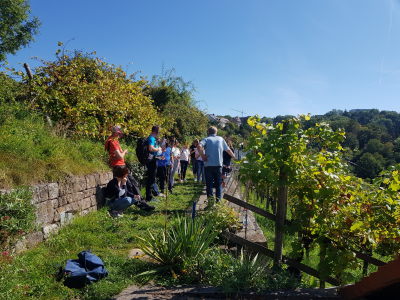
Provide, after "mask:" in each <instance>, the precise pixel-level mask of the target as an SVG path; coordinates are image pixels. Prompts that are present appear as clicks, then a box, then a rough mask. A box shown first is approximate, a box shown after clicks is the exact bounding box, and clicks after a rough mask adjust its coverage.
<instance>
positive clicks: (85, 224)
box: [0, 183, 201, 300]
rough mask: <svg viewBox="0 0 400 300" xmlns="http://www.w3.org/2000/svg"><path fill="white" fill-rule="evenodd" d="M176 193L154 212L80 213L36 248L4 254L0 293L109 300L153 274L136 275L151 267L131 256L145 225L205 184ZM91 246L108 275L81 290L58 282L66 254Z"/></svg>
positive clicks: (181, 205)
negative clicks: (82, 215)
mask: <svg viewBox="0 0 400 300" xmlns="http://www.w3.org/2000/svg"><path fill="white" fill-rule="evenodd" d="M175 190H176V193H175V195H172V196H170V198H169V199H168V202H166V201H165V200H164V201H162V202H159V203H156V204H155V205H156V207H157V209H156V210H155V211H154V212H150V213H147V212H142V211H140V210H138V209H137V208H135V207H131V208H129V209H128V210H127V211H126V212H125V214H124V217H123V218H116V219H113V218H110V216H109V214H108V212H107V210H106V209H105V208H104V209H101V210H99V211H96V212H92V213H90V214H88V215H86V216H84V217H76V218H75V219H74V220H72V223H71V224H69V225H66V226H65V227H63V228H62V229H61V230H60V231H59V233H58V234H57V235H54V236H52V237H51V238H50V239H49V240H47V241H46V242H44V243H42V244H40V245H39V246H38V247H36V248H34V249H31V250H28V251H26V252H24V253H22V254H20V255H17V256H15V257H9V256H7V257H6V258H5V259H3V260H1V259H0V282H1V284H0V295H1V296H2V297H4V298H6V299H10V300H11V299H12V300H13V299H18V300H20V299H76V298H79V299H96V300H100V299H109V298H110V297H111V296H114V295H116V294H118V293H119V292H120V291H121V290H122V289H123V288H125V287H126V286H128V285H129V284H133V283H136V284H140V283H144V282H146V281H148V280H150V279H151V278H153V277H149V276H147V277H146V276H145V277H140V278H139V277H137V275H138V274H139V273H142V272H144V271H146V270H149V268H150V266H149V265H148V264H147V263H144V262H142V261H140V260H138V259H132V258H128V252H129V250H130V249H133V248H136V247H137V244H138V240H137V238H136V237H137V236H138V235H142V234H144V233H145V232H146V230H148V229H150V230H152V231H159V232H160V231H161V230H162V229H163V228H164V226H165V224H166V222H167V225H168V226H169V225H170V224H171V223H173V220H174V219H175V218H176V217H177V216H178V215H179V214H182V213H183V212H184V211H185V210H186V208H187V207H189V206H190V204H191V202H192V201H193V200H194V199H197V198H198V197H199V194H200V192H201V187H199V186H197V185H193V184H189V183H187V184H182V185H178V186H177V187H176V189H175ZM85 249H90V250H91V251H92V252H93V253H95V254H97V255H99V256H100V257H101V258H102V259H103V261H104V262H105V265H106V268H107V270H108V271H109V276H108V277H107V278H105V279H103V280H101V281H99V282H98V283H95V284H92V285H90V286H88V287H87V288H85V289H83V290H73V289H69V288H67V287H65V286H64V285H63V284H62V282H57V281H56V278H55V274H56V273H57V271H58V268H59V267H60V266H64V264H65V262H66V260H67V259H70V258H74V257H76V255H77V253H79V252H80V251H82V250H85Z"/></svg>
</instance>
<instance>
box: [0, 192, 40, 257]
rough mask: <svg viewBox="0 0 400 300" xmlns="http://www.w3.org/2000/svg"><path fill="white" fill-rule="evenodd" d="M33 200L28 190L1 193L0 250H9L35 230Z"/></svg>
mask: <svg viewBox="0 0 400 300" xmlns="http://www.w3.org/2000/svg"><path fill="white" fill-rule="evenodd" d="M31 198H32V193H31V192H30V190H29V189H28V188H19V189H16V190H13V191H11V192H7V193H0V249H7V247H8V246H9V245H10V244H11V243H12V242H13V241H14V240H15V238H17V237H19V236H21V235H24V234H25V233H28V232H30V231H31V230H32V229H33V228H34V224H35V219H36V215H35V209H34V207H33V205H32V204H31V201H30V200H31ZM0 259H1V258H0ZM0 263H1V262H0Z"/></svg>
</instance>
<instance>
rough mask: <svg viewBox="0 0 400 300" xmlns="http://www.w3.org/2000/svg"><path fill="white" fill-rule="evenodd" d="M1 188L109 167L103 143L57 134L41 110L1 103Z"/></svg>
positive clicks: (57, 178) (51, 179)
mask: <svg viewBox="0 0 400 300" xmlns="http://www.w3.org/2000/svg"><path fill="white" fill-rule="evenodd" d="M0 136H1V141H0V188H10V187H14V186H19V185H28V184H32V183H37V182H41V181H53V180H59V179H61V178H63V177H65V176H67V175H70V174H87V173H91V172H95V171H99V170H106V169H107V165H106V159H105V154H106V153H105V152H104V150H103V146H102V143H100V142H95V141H91V140H89V139H69V138H63V137H60V136H57V135H56V134H55V133H53V132H52V129H51V128H50V127H49V126H46V125H45V123H44V119H43V118H42V116H40V115H39V114H37V113H35V112H32V111H29V110H27V109H26V108H24V107H23V106H22V105H19V104H1V105H0Z"/></svg>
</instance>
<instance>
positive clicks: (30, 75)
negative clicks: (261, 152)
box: [24, 63, 33, 80]
mask: <svg viewBox="0 0 400 300" xmlns="http://www.w3.org/2000/svg"><path fill="white" fill-rule="evenodd" d="M24 68H25V71H26V75H28V78H29V80H32V78H33V76H32V72H31V68H30V67H29V65H28V64H27V63H24Z"/></svg>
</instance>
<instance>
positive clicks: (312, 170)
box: [240, 116, 400, 282]
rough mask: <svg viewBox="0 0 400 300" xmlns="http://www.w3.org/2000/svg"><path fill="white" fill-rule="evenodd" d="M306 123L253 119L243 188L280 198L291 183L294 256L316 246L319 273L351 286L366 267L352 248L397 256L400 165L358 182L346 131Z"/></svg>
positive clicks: (250, 121) (264, 195)
mask: <svg viewBox="0 0 400 300" xmlns="http://www.w3.org/2000/svg"><path fill="white" fill-rule="evenodd" d="M309 119H310V117H309V116H302V117H300V118H289V119H286V120H283V121H282V122H280V123H277V124H274V125H273V124H266V123H264V122H261V120H260V119H259V118H257V117H255V118H250V119H249V120H248V122H249V125H251V126H252V127H253V128H254V131H253V133H252V137H251V138H250V140H249V144H248V149H247V151H248V153H247V156H246V158H245V160H244V161H243V163H242V165H241V169H240V172H241V175H242V179H243V182H244V183H245V185H246V186H247V187H248V188H251V189H254V190H255V191H256V192H257V193H259V194H260V195H262V197H263V198H267V199H269V198H272V199H275V200H276V198H277V190H278V189H279V188H280V187H282V186H288V188H289V195H290V196H289V201H288V209H289V212H290V214H289V215H290V216H291V218H292V220H293V222H294V228H293V229H294V231H295V232H297V239H294V241H293V243H294V245H293V247H292V249H293V252H292V253H290V255H291V256H292V257H293V258H295V259H297V260H299V261H301V260H303V259H304V254H305V252H307V251H310V249H311V250H312V249H315V248H318V249H319V253H318V256H319V264H318V269H319V271H320V272H321V274H322V276H328V275H330V276H334V277H336V278H337V279H339V280H340V281H341V282H349V281H351V280H352V279H353V278H351V272H349V270H350V269H352V268H355V267H361V266H360V262H359V261H358V260H357V259H356V258H355V257H354V255H353V254H352V253H351V251H350V250H351V249H357V250H360V251H362V252H364V253H368V252H371V253H373V252H375V253H379V254H382V255H383V254H384V253H385V255H390V256H395V255H396V254H397V253H398V250H399V244H398V242H397V240H398V239H399V237H400V235H399V234H400V231H399V230H398V227H399V218H398V215H399V211H400V205H399V202H398V200H399V198H400V197H399V192H400V184H399V182H400V178H399V167H394V168H393V169H391V170H388V171H387V172H385V173H382V174H381V176H380V177H379V178H377V179H375V180H374V181H373V182H372V183H368V182H366V181H363V180H362V179H360V178H357V177H355V176H354V175H352V174H351V173H350V172H349V168H348V166H347V163H346V161H345V160H344V159H343V148H342V146H341V143H342V142H343V139H344V135H345V133H344V131H343V130H337V131H334V130H332V129H331V128H330V126H329V125H328V124H326V123H319V124H316V125H315V126H311V127H308V128H304V127H302V124H304V121H308V120H309ZM282 174H284V176H282ZM292 234H294V232H293V233H292ZM329 239H330V240H329ZM337 246H340V247H342V248H344V249H347V250H340V251H339V250H337Z"/></svg>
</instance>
